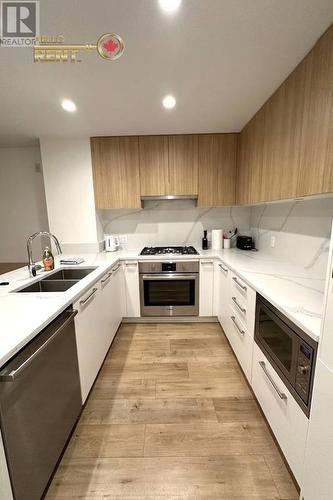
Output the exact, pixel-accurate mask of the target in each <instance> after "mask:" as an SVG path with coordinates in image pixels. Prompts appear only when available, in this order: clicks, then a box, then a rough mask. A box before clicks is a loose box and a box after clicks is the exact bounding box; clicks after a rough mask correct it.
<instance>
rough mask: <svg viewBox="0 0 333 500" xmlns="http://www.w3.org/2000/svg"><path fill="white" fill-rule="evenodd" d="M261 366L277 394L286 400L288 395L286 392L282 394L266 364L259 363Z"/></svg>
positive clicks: (263, 362)
mask: <svg viewBox="0 0 333 500" xmlns="http://www.w3.org/2000/svg"><path fill="white" fill-rule="evenodd" d="M259 365H260V366H261V368H262V369H263V371H264V373H265V375H266V377H267V378H268V380H269V381H270V383H271V384H272V386H273V387H274V389H275V391H276V392H277V394H278V396H279V398H280V399H284V400H286V399H287V395H286V394H285V393H284V392H281V391H280V389H279V388H278V386H277V385H276V383H275V381H274V380H273V378H272V376H271V374H270V373H269V371H268V370H267V368H266V363H265V361H259Z"/></svg>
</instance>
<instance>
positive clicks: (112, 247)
mask: <svg viewBox="0 0 333 500" xmlns="http://www.w3.org/2000/svg"><path fill="white" fill-rule="evenodd" d="M104 238H105V251H106V252H116V251H117V250H118V248H119V247H120V241H119V236H115V235H114V234H105V235H104Z"/></svg>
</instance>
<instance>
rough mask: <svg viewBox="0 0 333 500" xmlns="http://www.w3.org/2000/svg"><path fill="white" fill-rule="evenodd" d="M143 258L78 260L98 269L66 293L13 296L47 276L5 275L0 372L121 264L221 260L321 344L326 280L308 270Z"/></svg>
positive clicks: (257, 259) (250, 257)
mask: <svg viewBox="0 0 333 500" xmlns="http://www.w3.org/2000/svg"><path fill="white" fill-rule="evenodd" d="M139 253H140V250H131V251H128V250H121V251H117V252H109V253H107V252H101V253H98V254H82V255H75V257H82V258H84V262H83V263H82V264H79V265H76V266H72V267H75V268H80V267H96V269H95V270H94V271H93V272H92V273H90V274H89V275H88V276H86V277H85V278H83V279H82V280H80V281H79V282H78V283H77V284H75V285H74V286H73V287H71V288H70V289H69V290H67V291H66V292H55V293H26V294H25V293H23V294H17V293H12V292H13V290H16V289H19V288H21V287H23V286H26V285H28V284H31V283H33V282H35V281H38V280H39V279H41V278H42V277H43V276H45V273H44V272H42V273H40V274H39V275H38V276H37V277H36V278H30V277H29V274H28V270H27V268H26V267H24V268H20V269H17V270H15V271H11V272H9V273H6V274H3V275H1V276H0V282H1V281H9V285H8V286H1V287H0V366H2V365H3V364H5V363H6V362H7V361H8V360H9V359H10V358H11V357H12V356H13V355H14V354H15V353H16V352H18V351H19V350H20V349H21V348H22V347H23V346H24V345H25V344H27V343H28V342H29V341H30V340H31V339H32V338H33V337H34V336H35V335H37V334H38V333H39V332H40V331H41V330H42V329H43V328H44V327H45V326H47V324H48V323H50V322H51V321H52V320H53V319H54V318H56V317H57V316H58V314H60V313H61V312H62V311H64V310H65V309H66V308H67V307H68V306H69V305H71V304H73V303H74V302H76V300H77V299H78V298H79V297H80V296H82V295H83V294H84V293H85V292H86V291H87V290H88V289H89V288H90V287H91V286H92V285H93V284H94V283H95V282H96V281H98V280H99V279H100V278H101V277H102V276H103V275H104V274H105V273H106V272H108V271H109V269H110V268H111V267H112V266H114V265H115V264H116V263H117V262H118V261H119V260H122V261H126V260H161V259H168V260H169V259H172V260H195V259H204V258H207V259H219V260H221V261H222V262H224V264H225V265H226V266H228V267H229V268H230V269H231V270H233V271H234V272H236V273H237V274H238V275H239V277H240V278H242V279H243V280H244V281H245V282H246V283H247V284H248V285H249V286H251V287H252V288H254V289H255V290H256V291H257V292H258V293H260V294H261V295H262V296H263V297H265V298H266V299H267V300H269V301H270V302H271V303H272V304H273V305H274V306H275V307H277V308H278V309H279V310H280V311H281V312H282V313H284V314H285V315H286V316H287V317H288V318H289V319H290V320H291V321H293V322H294V323H295V324H297V325H298V326H299V327H300V328H302V329H303V330H304V331H305V332H306V333H307V334H308V335H310V336H311V337H312V338H313V339H314V340H316V341H318V339H319V336H320V329H321V320H322V309H323V301H324V288H325V279H324V278H323V279H318V278H317V277H316V276H313V275H311V273H310V272H308V271H306V270H305V269H304V268H301V267H299V268H298V267H297V266H295V265H293V264H291V263H288V262H286V261H283V260H277V259H275V258H274V259H273V258H271V257H270V256H269V255H265V254H264V253H262V252H245V251H242V250H237V249H231V250H221V251H215V250H207V251H201V252H200V254H199V255H185V256H174V255H168V256H161V255H158V256H139ZM62 257H64V256H62ZM55 260H56V266H55V267H56V269H57V268H59V267H60V266H59V260H58V258H57V257H56V259H55ZM63 267H66V268H67V267H71V266H63Z"/></svg>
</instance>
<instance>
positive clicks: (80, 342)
mask: <svg viewBox="0 0 333 500" xmlns="http://www.w3.org/2000/svg"><path fill="white" fill-rule="evenodd" d="M123 301H124V293H123V270H122V265H121V264H120V263H119V264H116V265H115V266H114V267H113V268H112V269H110V271H108V272H107V273H105V275H104V276H102V278H101V279H100V280H99V282H97V283H96V284H95V285H93V286H92V287H91V289H90V290H88V291H87V292H86V293H85V294H84V295H83V296H82V297H81V298H80V300H78V302H76V303H75V304H74V309H77V310H78V314H77V316H76V317H75V331H76V343H77V350H78V360H79V370H80V381H81V394H82V402H83V403H84V402H85V400H86V399H87V396H88V394H89V391H90V389H91V387H92V385H93V383H94V381H95V378H96V376H97V374H98V372H99V370H100V368H101V366H102V363H103V361H104V358H105V356H106V354H107V352H108V350H109V348H110V345H111V343H112V340H113V338H114V336H115V334H116V332H117V329H118V327H119V325H120V322H121V320H122V317H123V308H122V303H123Z"/></svg>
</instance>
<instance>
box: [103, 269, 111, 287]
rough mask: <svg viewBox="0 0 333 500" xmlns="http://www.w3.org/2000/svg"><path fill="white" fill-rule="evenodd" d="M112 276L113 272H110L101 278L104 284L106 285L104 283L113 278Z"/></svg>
mask: <svg viewBox="0 0 333 500" xmlns="http://www.w3.org/2000/svg"><path fill="white" fill-rule="evenodd" d="M111 276H112V272H111V273H108V274H107V276H106V277H105V278H104V279H103V280H101V283H102V285H104V283H106V282H107V281H109V279H110V278H111Z"/></svg>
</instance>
